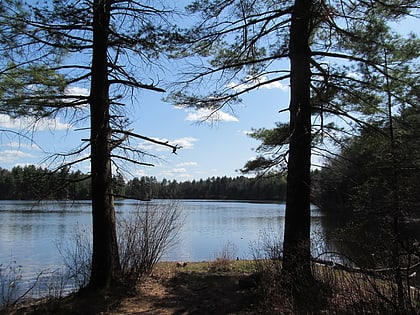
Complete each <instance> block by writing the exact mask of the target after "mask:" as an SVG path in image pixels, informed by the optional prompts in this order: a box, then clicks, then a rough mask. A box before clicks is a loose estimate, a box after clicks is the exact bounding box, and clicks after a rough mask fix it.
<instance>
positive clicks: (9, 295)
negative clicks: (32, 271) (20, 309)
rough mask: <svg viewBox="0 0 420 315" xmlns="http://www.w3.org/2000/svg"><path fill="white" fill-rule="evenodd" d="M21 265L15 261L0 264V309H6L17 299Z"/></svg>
mask: <svg viewBox="0 0 420 315" xmlns="http://www.w3.org/2000/svg"><path fill="white" fill-rule="evenodd" d="M21 279H22V266H20V265H18V264H17V263H16V261H13V262H11V263H9V264H8V265H3V264H0V298H1V301H0V309H3V308H4V309H7V308H9V307H11V306H12V305H14V304H15V303H16V301H17V300H18V299H19V290H20V285H21Z"/></svg>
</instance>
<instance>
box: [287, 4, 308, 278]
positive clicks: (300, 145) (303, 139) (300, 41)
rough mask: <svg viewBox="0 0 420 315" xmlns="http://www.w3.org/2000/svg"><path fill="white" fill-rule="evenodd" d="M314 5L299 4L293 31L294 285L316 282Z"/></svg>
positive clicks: (290, 232) (290, 260) (290, 245)
mask: <svg viewBox="0 0 420 315" xmlns="http://www.w3.org/2000/svg"><path fill="white" fill-rule="evenodd" d="M311 6H312V1H309V0H296V1H295V5H294V8H293V12H292V21H291V28H290V42H289V54H290V55H289V58H290V64H291V77H290V85H291V99H290V143H289V161H288V175H287V196H286V217H285V229H284V243H283V272H284V273H285V274H287V275H289V276H291V279H293V280H294V281H300V280H303V281H307V280H309V279H312V272H311V266H310V258H311V252H310V167H311V105H310V82H311V70H310V60H311V50H310V47H309V39H310V12H311Z"/></svg>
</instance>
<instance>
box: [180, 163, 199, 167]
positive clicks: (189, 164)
mask: <svg viewBox="0 0 420 315" xmlns="http://www.w3.org/2000/svg"><path fill="white" fill-rule="evenodd" d="M197 165H198V163H197V162H184V163H178V164H177V165H176V166H177V167H185V166H197Z"/></svg>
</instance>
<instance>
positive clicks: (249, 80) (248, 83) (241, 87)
mask: <svg viewBox="0 0 420 315" xmlns="http://www.w3.org/2000/svg"><path fill="white" fill-rule="evenodd" d="M267 81H268V78H267V77H265V76H264V77H257V78H253V77H251V76H248V77H246V78H245V82H243V83H234V82H232V83H229V84H228V87H229V88H231V89H234V90H235V91H238V92H242V91H245V90H246V89H249V88H251V87H253V86H255V85H258V84H262V85H261V86H259V87H258V89H280V90H282V91H287V90H288V89H289V87H288V86H287V85H284V84H283V83H282V82H280V81H274V82H270V83H265V82H267ZM264 83H265V84H264Z"/></svg>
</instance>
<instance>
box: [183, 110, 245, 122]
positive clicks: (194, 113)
mask: <svg viewBox="0 0 420 315" xmlns="http://www.w3.org/2000/svg"><path fill="white" fill-rule="evenodd" d="M185 120H188V121H208V122H237V121H239V120H238V118H236V117H235V116H233V115H231V114H229V113H226V112H224V111H222V110H217V111H214V110H211V109H208V108H200V109H197V110H190V111H189V113H188V115H187V117H186V118H185Z"/></svg>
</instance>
